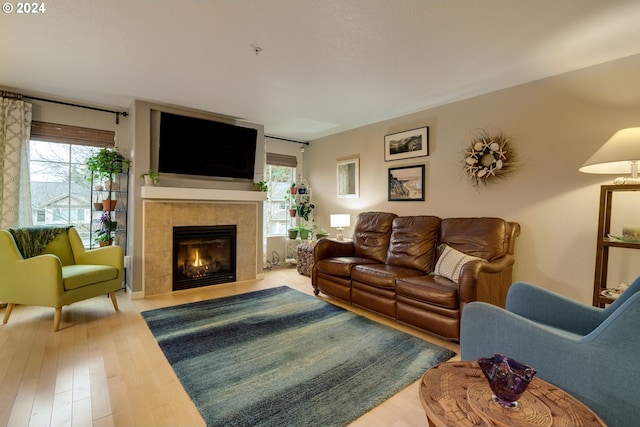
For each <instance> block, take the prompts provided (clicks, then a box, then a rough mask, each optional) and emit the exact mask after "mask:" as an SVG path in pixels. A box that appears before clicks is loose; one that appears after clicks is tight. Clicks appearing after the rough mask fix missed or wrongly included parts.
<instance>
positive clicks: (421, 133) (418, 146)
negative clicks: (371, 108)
mask: <svg viewBox="0 0 640 427" xmlns="http://www.w3.org/2000/svg"><path fill="white" fill-rule="evenodd" d="M428 155H429V127H428V126H425V127H423V128H418V129H413V130H407V131H404V132H399V133H392V134H391V135H386V136H385V137H384V161H385V162H388V161H390V160H401V159H410V158H412V157H421V156H428Z"/></svg>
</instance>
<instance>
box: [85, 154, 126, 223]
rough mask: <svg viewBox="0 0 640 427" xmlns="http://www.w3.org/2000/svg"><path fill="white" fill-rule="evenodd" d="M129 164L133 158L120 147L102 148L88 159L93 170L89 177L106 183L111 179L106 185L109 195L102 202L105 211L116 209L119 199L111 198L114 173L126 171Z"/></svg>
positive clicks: (88, 164) (90, 169) (90, 168)
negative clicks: (124, 154) (127, 155)
mask: <svg viewBox="0 0 640 427" xmlns="http://www.w3.org/2000/svg"><path fill="white" fill-rule="evenodd" d="M129 166H131V160H128V159H126V158H125V157H124V156H123V155H122V153H120V151H118V147H113V148H101V149H100V151H98V152H97V153H96V154H94V155H93V156H91V157H89V158H88V159H87V169H88V170H89V171H90V172H91V176H89V177H88V178H87V179H88V180H89V181H91V180H93V179H95V178H97V179H101V180H103V181H105V183H106V182H107V181H109V184H107V185H106V187H107V188H106V189H107V191H108V193H107V197H106V198H105V199H104V200H103V202H102V203H103V205H104V206H103V207H104V210H105V211H112V210H114V209H115V205H116V202H117V200H112V199H111V190H112V189H113V186H112V183H111V181H112V180H113V175H115V174H119V173H122V172H124V171H126V170H127V169H128V168H129Z"/></svg>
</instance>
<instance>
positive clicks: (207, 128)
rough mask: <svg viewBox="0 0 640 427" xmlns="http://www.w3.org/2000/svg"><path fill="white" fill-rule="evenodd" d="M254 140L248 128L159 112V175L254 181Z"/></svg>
mask: <svg viewBox="0 0 640 427" xmlns="http://www.w3.org/2000/svg"><path fill="white" fill-rule="evenodd" d="M257 137H258V131H257V130H256V129H254V128H251V127H244V126H239V125H233V124H229V123H223V122H217V121H213V120H205V119H199V118H195V117H187V116H181V115H177V114H171V113H165V112H162V113H160V129H159V148H158V171H159V172H161V173H172V174H180V175H194V176H206V177H221V178H241V179H253V175H254V169H255V159H256V145H257Z"/></svg>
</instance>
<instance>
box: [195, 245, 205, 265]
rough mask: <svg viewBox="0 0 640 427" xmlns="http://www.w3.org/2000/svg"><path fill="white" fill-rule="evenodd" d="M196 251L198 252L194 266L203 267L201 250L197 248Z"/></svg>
mask: <svg viewBox="0 0 640 427" xmlns="http://www.w3.org/2000/svg"><path fill="white" fill-rule="evenodd" d="M195 252H196V259H195V260H194V261H193V266H194V267H202V265H203V263H202V261H201V260H200V251H199V250H198V249H196V250H195Z"/></svg>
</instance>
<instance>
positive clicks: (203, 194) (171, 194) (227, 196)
mask: <svg viewBox="0 0 640 427" xmlns="http://www.w3.org/2000/svg"><path fill="white" fill-rule="evenodd" d="M140 196H141V197H142V198H143V199H145V200H194V201H195V200H207V201H225V202H263V201H265V200H267V193H264V192H262V191H245V190H217V189H211V188H182V187H160V186H155V185H145V186H143V187H141V189H140Z"/></svg>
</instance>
